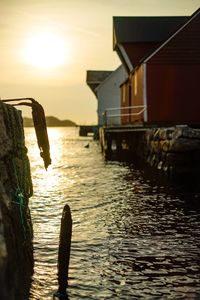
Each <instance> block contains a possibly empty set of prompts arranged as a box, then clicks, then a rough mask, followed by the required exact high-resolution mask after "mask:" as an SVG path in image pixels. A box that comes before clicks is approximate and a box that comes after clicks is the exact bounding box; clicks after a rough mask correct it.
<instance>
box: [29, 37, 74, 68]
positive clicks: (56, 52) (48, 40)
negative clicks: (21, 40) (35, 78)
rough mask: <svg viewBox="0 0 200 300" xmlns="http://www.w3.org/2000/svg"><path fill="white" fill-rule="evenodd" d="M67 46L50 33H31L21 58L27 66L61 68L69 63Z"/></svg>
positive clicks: (62, 39)
mask: <svg viewBox="0 0 200 300" xmlns="http://www.w3.org/2000/svg"><path fill="white" fill-rule="evenodd" d="M69 52H70V51H69V45H67V43H66V40H65V39H64V38H63V37H61V36H59V35H58V34H56V33H54V32H50V31H41V32H36V33H33V34H32V35H31V36H30V37H29V38H27V39H26V42H25V47H24V50H23V57H24V60H25V62H26V63H27V64H29V65H32V66H34V67H37V68H41V69H50V68H55V67H58V66H62V65H64V64H65V63H67V62H68V61H69Z"/></svg>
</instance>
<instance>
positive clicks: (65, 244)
mask: <svg viewBox="0 0 200 300" xmlns="http://www.w3.org/2000/svg"><path fill="white" fill-rule="evenodd" d="M71 236H72V218H71V211H70V207H69V205H67V204H66V205H65V206H64V208H63V213H62V218H61V227H60V241H59V250H58V285H59V288H58V292H57V293H56V294H54V297H53V299H60V300H64V299H68V296H67V292H66V289H67V287H68V269H69V259H70V247H71Z"/></svg>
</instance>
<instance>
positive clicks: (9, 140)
mask: <svg viewBox="0 0 200 300" xmlns="http://www.w3.org/2000/svg"><path fill="white" fill-rule="evenodd" d="M31 195H32V183H31V174H30V166H29V160H28V157H27V149H26V147H25V144H24V130H23V121H22V117H21V112H20V111H19V110H17V109H15V108H14V107H13V106H11V105H7V104H4V103H2V102H1V101H0V299H1V300H8V299H9V300H22V299H28V293H29V288H30V283H31V275H32V272H33V247H32V238H33V233H32V223H31V217H30V212H29V207H28V201H29V197H30V196H31Z"/></svg>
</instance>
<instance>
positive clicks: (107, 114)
mask: <svg viewBox="0 0 200 300" xmlns="http://www.w3.org/2000/svg"><path fill="white" fill-rule="evenodd" d="M146 109H147V107H146V105H134V106H125V107H113V108H107V109H105V111H104V112H103V114H102V115H103V125H104V126H109V125H112V126H117V125H121V118H122V117H129V122H127V125H128V123H131V120H130V119H131V116H140V115H142V114H143V113H144V112H145V111H146ZM123 110H127V111H128V113H123V112H122V111H123ZM135 110H139V111H136V112H134V111H135ZM119 111H120V113H119ZM115 112H117V113H115ZM119 118H120V122H119ZM113 119H115V120H116V119H118V122H116V121H114V120H113ZM119 123H120V124H119Z"/></svg>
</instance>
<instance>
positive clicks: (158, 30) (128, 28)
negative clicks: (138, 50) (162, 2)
mask: <svg viewBox="0 0 200 300" xmlns="http://www.w3.org/2000/svg"><path fill="white" fill-rule="evenodd" d="M187 19H188V17H185V16H184V17H183V16H172V17H171V16H170V17H165V16H163V17H113V31H114V34H113V48H114V49H115V47H116V44H123V43H138V42H159V41H161V42H162V41H164V40H166V39H167V38H168V37H169V36H170V35H171V34H172V33H173V32H174V31H175V30H176V29H177V27H180V26H181V25H182V24H183V23H184V22H185V21H186V20H187Z"/></svg>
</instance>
